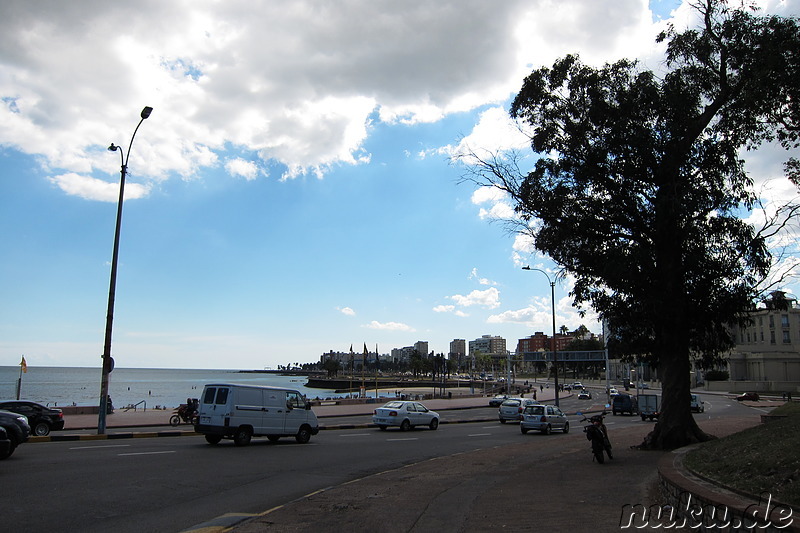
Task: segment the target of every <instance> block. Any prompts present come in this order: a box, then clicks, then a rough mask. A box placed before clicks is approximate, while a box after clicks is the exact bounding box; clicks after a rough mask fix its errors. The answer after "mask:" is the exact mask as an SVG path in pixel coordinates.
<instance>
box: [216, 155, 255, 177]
mask: <svg viewBox="0 0 800 533" xmlns="http://www.w3.org/2000/svg"><path fill="white" fill-rule="evenodd" d="M225 170H227V171H228V174H230V175H231V176H239V177H242V178H244V179H246V180H247V181H252V180H254V179H256V178H257V177H258V175H259V174H262V172H261V170H260V169H259V168H258V165H257V164H256V163H254V162H253V161H246V160H244V159H242V158H241V157H236V158H234V159H229V160H228V161H227V162H226V163H225Z"/></svg>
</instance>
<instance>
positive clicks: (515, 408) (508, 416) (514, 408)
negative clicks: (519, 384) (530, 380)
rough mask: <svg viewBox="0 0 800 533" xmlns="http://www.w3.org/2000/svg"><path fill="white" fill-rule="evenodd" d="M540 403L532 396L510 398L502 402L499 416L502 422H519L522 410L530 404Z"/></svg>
mask: <svg viewBox="0 0 800 533" xmlns="http://www.w3.org/2000/svg"><path fill="white" fill-rule="evenodd" d="M535 403H539V402H537V401H536V400H534V399H532V398H509V399H508V400H506V401H504V402H503V403H501V404H500V409H498V410H497V416H498V417H499V418H500V422H501V423H503V424H505V423H506V422H508V421H509V420H511V421H513V422H518V421H519V420H520V417H521V415H522V411H524V410H525V408H526V407H527V406H529V405H533V404H535Z"/></svg>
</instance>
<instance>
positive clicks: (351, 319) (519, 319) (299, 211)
mask: <svg viewBox="0 0 800 533" xmlns="http://www.w3.org/2000/svg"><path fill="white" fill-rule="evenodd" d="M46 4H47V6H46V7H44V6H43V5H42V3H31V2H27V1H15V0H12V1H9V2H4V3H3V5H2V6H1V7H0V29H2V31H0V101H2V104H3V105H2V106H0V169H1V170H0V172H1V174H0V246H1V247H2V250H3V252H2V253H3V255H2V257H3V260H2V262H0V301H2V305H0V365H16V364H18V363H19V361H20V358H21V356H22V355H24V356H25V358H26V360H27V362H28V365H38V366H99V364H100V354H101V353H102V350H103V331H104V327H105V311H106V299H107V294H108V281H109V279H108V278H109V269H110V260H111V251H112V243H113V233H114V219H115V215H116V198H117V194H118V179H119V167H120V158H119V152H117V153H111V152H108V151H107V150H106V147H107V146H108V145H109V144H110V143H112V142H113V143H115V144H118V145H121V146H123V147H125V148H127V146H128V143H129V141H130V136H131V134H132V133H133V130H134V128H135V127H136V124H137V122H138V119H139V112H140V110H141V109H142V107H143V106H145V105H148V106H152V107H153V108H154V110H153V113H152V115H151V117H150V118H149V119H147V120H145V121H144V122H143V124H142V125H141V128H140V129H139V131H138V133H137V136H136V139H135V143H134V145H133V149H132V152H131V156H130V160H129V165H128V181H127V186H126V201H125V205H124V215H123V223H122V238H121V248H120V262H119V277H118V282H117V293H116V294H117V300H116V310H115V320H114V341H113V355H114V357H115V359H116V361H117V365H118V366H121V367H165V368H170V367H173V368H182V367H183V368H185V367H193V368H264V367H276V366H277V365H282V364H290V363H295V362H300V363H302V362H311V361H316V360H318V359H319V357H320V355H321V354H322V353H324V352H327V351H329V350H337V351H338V350H343V351H345V350H348V349H349V347H350V346H351V345H353V346H354V347H355V349H357V350H360V349H363V344H364V343H366V344H367V346H368V347H369V348H370V350H374V348H375V346H376V345H377V346H378V348H379V350H380V351H381V352H382V353H388V352H389V351H390V350H391V349H392V348H396V347H403V346H409V345H412V344H413V343H414V342H416V341H418V340H425V341H428V342H429V343H430V349H431V350H433V351H435V352H437V353H439V352H444V353H446V352H447V351H448V345H449V342H450V341H451V340H453V339H454V338H463V339H467V340H471V339H474V338H477V337H480V336H481V335H485V334H489V335H500V336H503V337H505V338H506V339H507V340H508V345H509V348H510V349H513V348H514V347H515V345H516V340H517V339H519V338H521V337H525V336H527V335H531V334H533V333H534V332H536V331H545V332H547V331H550V329H551V318H550V317H551V315H550V300H549V286H548V284H547V280H546V279H545V277H544V276H543V275H542V274H540V273H538V272H525V271H522V270H521V267H522V266H524V265H527V264H530V265H533V266H537V267H539V268H543V269H546V270H548V271H551V270H550V269H552V268H553V265H552V263H550V262H549V261H548V260H547V259H546V258H543V257H538V256H536V255H533V254H532V248H531V246H530V243H528V242H526V241H525V240H524V239H520V238H517V237H515V236H514V235H511V234H509V233H508V231H506V229H505V227H504V226H503V224H502V223H500V222H497V221H494V222H493V219H496V218H498V217H500V218H502V217H503V216H505V215H508V214H509V209H510V206H509V205H508V203H507V202H506V201H505V199H504V198H502V197H499V196H497V195H496V194H493V193H491V191H486V190H476V188H475V187H474V186H472V185H469V184H464V183H459V177H460V176H461V175H462V173H463V169H461V168H459V167H458V166H456V165H452V164H450V163H449V157H450V155H452V154H454V153H456V152H457V151H458V150H459V149H461V148H462V147H463V146H465V145H469V146H471V147H480V148H482V149H489V150H496V149H502V148H507V147H512V146H524V144H525V141H524V139H523V138H521V136H520V135H519V134H518V133H517V132H516V131H515V130H514V128H513V126H512V125H510V124H509V123H508V121H507V113H506V110H507V108H508V104H509V102H510V99H511V98H513V95H514V94H515V92H516V91H517V90H518V89H519V87H520V85H521V82H522V79H523V77H524V76H525V75H526V74H527V73H529V72H530V70H532V69H533V68H536V67H538V66H541V65H549V64H551V63H552V61H553V60H554V59H555V58H557V57H560V56H563V55H564V54H566V53H571V52H578V53H580V54H581V56H582V58H583V59H584V61H586V62H588V63H592V64H598V65H599V64H602V63H604V62H606V61H613V60H615V59H618V58H621V57H633V58H639V59H641V60H642V62H643V64H644V65H645V66H648V67H649V68H657V67H658V66H659V65H660V64H661V55H660V49H659V47H658V46H657V45H656V44H655V42H654V36H655V34H656V33H657V32H658V31H659V30H660V29H662V28H663V24H664V23H665V22H666V21H669V20H672V21H673V22H675V23H676V24H677V25H678V26H679V27H680V26H682V25H685V24H687V20H690V18H691V13H690V12H689V10H687V9H686V6H681V3H680V2H679V1H675V0H662V1H657V2H656V1H653V2H649V3H648V2H646V1H644V0H598V1H596V2H585V1H583V0H560V1H559V2H556V3H554V2H550V1H544V0H542V1H531V0H524V1H523V0H517V1H508V2H485V1H477V0H473V1H467V0H451V1H437V2H421V1H412V2H405V3H398V2H388V1H377V2H376V1H367V0H353V1H350V2H346V3H330V2H323V1H316V2H315V1H307V0H295V1H293V2H266V3H258V2H241V1H230V2H224V3H212V2H202V1H201V2H191V3H190V2H170V3H165V2H159V1H155V0H152V1H145V2H137V3H135V5H119V4H118V3H114V2H69V3H64V2H50V3H46ZM763 5H764V6H765V8H766V9H767V10H768V11H771V12H779V13H781V14H797V13H798V12H800V7H798V2H797V1H796V0H792V1H788V2H777V1H774V0H771V1H768V2H763ZM334 6H335V8H334ZM673 17H674V18H673ZM598 21H602V24H600V23H598ZM783 157H784V154H779V153H776V152H774V151H773V152H770V151H769V150H765V151H764V152H762V153H759V154H757V155H755V156H754V157H753V161H754V162H753V165H754V166H753V170H754V171H757V176H758V178H757V179H759V180H761V179H762V178H763V180H764V182H766V180H767V178H770V177H772V178H779V176H780V161H782V160H783ZM775 183H778V185H773V186H772V187H774V188H776V192H775V194H777V195H778V196H780V195H781V194H784V195H785V194H790V193H791V194H794V192H793V191H791V190H790V189H785V188H782V187H784V185H783V184H782V182H780V180H779V179H778V180H777V181H776V182H775ZM568 291H569V281H568V280H567V281H565V282H563V283H559V284H558V285H557V286H556V298H557V300H558V301H557V313H556V314H557V325H558V326H561V325H562V324H563V325H566V326H567V327H569V328H571V329H572V328H576V327H578V326H579V325H581V324H585V325H586V326H587V327H589V328H590V329H591V330H593V331H595V332H599V326H598V325H597V324H596V322H595V321H594V320H593V318H592V316H591V314H590V315H589V316H588V317H586V318H580V317H579V316H578V314H577V311H576V310H575V309H573V308H572V307H571V306H570V299H569V298H568V296H567V293H568Z"/></svg>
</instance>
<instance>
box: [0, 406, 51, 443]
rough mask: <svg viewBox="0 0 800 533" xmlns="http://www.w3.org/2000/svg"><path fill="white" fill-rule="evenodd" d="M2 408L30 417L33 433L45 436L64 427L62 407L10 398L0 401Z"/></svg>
mask: <svg viewBox="0 0 800 533" xmlns="http://www.w3.org/2000/svg"><path fill="white" fill-rule="evenodd" d="M0 409H5V410H6V411H11V412H12V413H19V414H21V415H25V416H26V417H28V424H30V426H31V434H33V435H36V436H37V437H43V436H45V435H47V434H49V433H50V432H51V431H57V430H59V429H64V413H63V412H61V409H54V408H52V407H47V406H45V405H42V404H40V403H36V402H29V401H26V400H10V401H5V402H0Z"/></svg>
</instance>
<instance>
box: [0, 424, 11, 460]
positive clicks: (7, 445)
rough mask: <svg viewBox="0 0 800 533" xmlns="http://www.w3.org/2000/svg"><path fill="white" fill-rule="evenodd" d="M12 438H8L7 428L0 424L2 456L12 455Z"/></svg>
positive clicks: (0, 449)
mask: <svg viewBox="0 0 800 533" xmlns="http://www.w3.org/2000/svg"><path fill="white" fill-rule="evenodd" d="M9 450H11V439H9V438H8V432H7V431H6V428H4V427H2V426H0V458H5V457H8V456H9V455H11V452H10V451H9Z"/></svg>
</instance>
